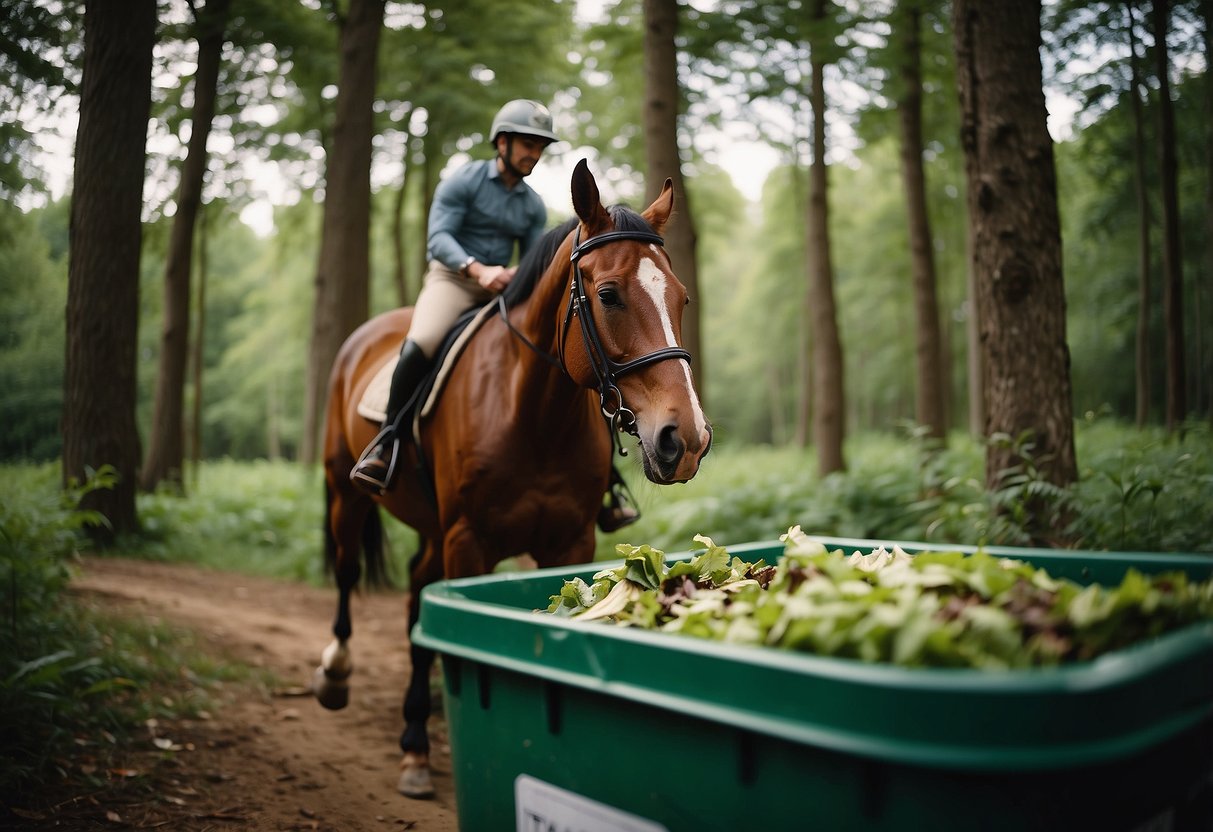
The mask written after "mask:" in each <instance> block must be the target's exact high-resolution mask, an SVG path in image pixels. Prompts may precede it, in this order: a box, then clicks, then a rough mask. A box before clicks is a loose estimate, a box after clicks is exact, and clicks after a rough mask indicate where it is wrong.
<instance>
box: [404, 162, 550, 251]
mask: <svg viewBox="0 0 1213 832" xmlns="http://www.w3.org/2000/svg"><path fill="white" fill-rule="evenodd" d="M546 222H547V208H545V207H544V204H543V200H542V199H541V198H540V196H539V194H537V193H535V191H534V190H532V189H531V186H530V185H528V184H527V183H526V182H525V181H519V182H518V183H517V184H516V185H514V187H513V188H508V189H507V188H506V186H505V183H504V182H503V181H502V180H501V174H500V172H499V171H498V170H497V160H496V159H486V160H483V161H478V162H469V163H468V164H466V165H464V166H463V167H461V168H459V169H458V170H456V171H455V172H454V173H453V174H451V175H450V176H449V177H447V178H446V179H444V180H443V181H442V182H441V183H439V185H438V188H437V190H435V191H434V204H433V206H432V207H431V208H430V219H429V231H428V239H427V248H426V254H427V256H428V257H429V258H430V259H431V260H437V261H439V262H440V263H442V264H443V265H444V266H446V267H448V268H451V269H454V270H456V271H458V270H459V269H462V268H463V264H464V263H466V262H467V259H468V257H475V258H476V260H477V261H479V262H481V263H484V264H486V265H489V266H508V265H509V264H510V261H511V260H512V259H513V255H514V243H515V242H517V243H518V259H519V260H521V259H522V257H523V255H525V254H526V253H527V251H528V250H529V249H530V248H531V246H533V245H534V244H535V241H536V240H538V239H539V238H540V236H542V234H543V228H544V224H545V223H546Z"/></svg>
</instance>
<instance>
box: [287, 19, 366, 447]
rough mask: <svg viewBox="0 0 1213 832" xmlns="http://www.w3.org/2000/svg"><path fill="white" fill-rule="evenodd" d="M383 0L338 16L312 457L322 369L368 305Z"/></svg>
mask: <svg viewBox="0 0 1213 832" xmlns="http://www.w3.org/2000/svg"><path fill="white" fill-rule="evenodd" d="M384 2H385V0H351V2H350V7H349V16H348V17H347V18H346V19H344V20H343V21H342V23H341V38H340V40H341V68H340V78H339V86H338V92H337V104H336V108H337V114H336V122H335V124H334V128H333V144H332V150H331V152H330V154H329V159H328V165H327V168H326V170H325V177H324V178H325V196H324V220H323V225H322V228H321V233H320V254H319V257H318V260H317V266H316V297H315V311H314V314H313V317H312V337H311V348H310V350H309V351H308V368H307V386H306V394H305V396H304V407H305V410H304V414H303V436H302V438H301V442H300V450H299V456H300V459H301V460H302V461H303V462H304V463H305V464H311V463H313V462H315V461H316V460H317V458H318V454H317V447H318V442H319V439H320V428H321V425H322V424H323V423H322V415H323V413H324V397H325V393H326V390H327V388H328V378H329V371H330V370H331V369H332V366H333V359H334V358H336V356H337V350H338V349H340V347H341V344H342V342H343V341H344V340H345V338H346V336H348V335H349V334H350V333H351V332H353V331H354V329H355V328H356V327H357V326H358V325H359V324H361V323H362V322H363V321H365V320H366V318H367V315H368V313H369V311H370V229H371V139H372V136H373V133H374V128H373V126H372V115H373V106H374V103H375V65H376V61H377V59H378V54H379V37H380V32H381V30H382V27H383V11H384Z"/></svg>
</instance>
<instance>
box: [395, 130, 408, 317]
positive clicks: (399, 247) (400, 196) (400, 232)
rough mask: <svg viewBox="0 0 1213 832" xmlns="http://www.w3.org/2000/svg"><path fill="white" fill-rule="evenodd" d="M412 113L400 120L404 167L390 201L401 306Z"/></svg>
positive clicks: (405, 272)
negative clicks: (409, 126) (402, 130)
mask: <svg viewBox="0 0 1213 832" xmlns="http://www.w3.org/2000/svg"><path fill="white" fill-rule="evenodd" d="M412 113H413V111H412V109H409V110H408V111H407V112H406V113H405V115H404V118H403V119H401V121H402V123H403V124H404V126H405V132H404V152H403V153H402V158H401V160H400V161H401V163H402V164H403V166H404V167H403V170H402V171H401V174H400V189H399V190H398V191H396V198H395V199H394V200H392V276H393V280H392V282H393V283H394V284H395V286H396V299H397V301H398V302H399V304H400V305H401V306H408V305H409V300H410V298H409V275H408V266H407V265H405V256H406V251H407V246H406V245H405V243H404V205H405V200H406V199H407V198H408V193H409V174H410V173H412V170H413V165H412V163H411V160H410V159H409V145H410V144H411V143H412V141H413V136H412V134H410V133H409V132H408V125H409V122H410V121H411V120H412Z"/></svg>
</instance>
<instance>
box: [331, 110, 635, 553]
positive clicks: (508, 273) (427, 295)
mask: <svg viewBox="0 0 1213 832" xmlns="http://www.w3.org/2000/svg"><path fill="white" fill-rule="evenodd" d="M489 140H490V141H491V142H492V144H493V147H494V148H495V150H496V157H495V158H493V159H485V160H480V161H473V162H469V163H468V164H466V165H464V166H463V167H461V168H460V169H459V170H457V171H455V172H454V173H453V174H452V175H451V176H450V177H449V178H447V179H445V180H443V181H442V182H441V183H440V184H439V185H438V188H437V189H436V190H435V191H434V204H433V207H432V209H431V210H430V216H429V229H428V239H427V252H426V254H427V255H428V256H429V258H430V264H429V268H428V270H427V271H426V274H425V280H424V282H423V285H422V289H421V292H420V294H418V296H417V303H416V304H415V305H414V308H413V323H412V326H411V327H410V328H409V333H408V338H406V339H405V342H404V346H403V347H402V348H401V350H400V360H399V362H398V363H397V364H396V370H395V372H394V373H393V374H392V384H391V391H390V392H389V394H388V402H387V408H386V416H385V417H384V420H383V429H382V430H381V431H380V433H379V434H378V435H377V436H376V437H375V439H374V440H372V442H371V445H370V446H369V447H368V448H367V450H366V451H364V452H363V454H362V458H361V459H360V460H359V461H358V464H357V465H356V466H355V467H354V470H353V471H351V472H350V479H351V480H352V481H353V482H354V483H355V484H356V485H358V486H359V487H361V488H363V489H365V490H367V491H370V492H371V493H373V494H383V493H384V492H385V491H387V490H388V488H389V487H390V486H391V473H392V472H391V459H392V455H393V453H394V446H395V445H396V443H397V441H398V436H397V431H398V429H399V427H400V426H399V424H397V422H398V417H399V416H400V412H401V410H402V409H404V407H405V405H407V404H408V403H409V400H410V399H411V398H412V396H413V394H414V392H415V390H416V388H417V386H418V385H419V384H420V383H421V381H422V380H423V379H424V378H425V376H426V374H427V373H428V372H429V369H430V365H431V362H432V361H433V358H434V353H435V352H436V351H437V349H438V347H439V346H440V345H441V343H442V340H443V338H444V337H445V336H446V333H447V332H448V331H449V330H450V328H451V327H452V326H453V325H454V323H455V321H456V320H457V319H458V318H459V316H460V315H461V314H462V313H463V312H465V311H467V310H468V309H471V308H472V307H474V306H479V305H482V304H485V303H487V302H488V301H490V300H492V298H493V297H494V295H496V294H497V293H499V292H500V291H501V290H502V289H504V288H505V287H506V285H507V284H508V283H509V282H510V280H511V279H512V278H513V277H514V272H515V271H516V269H517V266H510V265H509V263H510V261H511V259H512V257H513V254H514V243H515V242H517V243H518V259H519V260H521V259H522V258H523V256H525V255H526V253H527V251H528V250H529V249H530V248H531V246H533V245H534V244H535V242H536V241H537V240H538V239H539V238H540V237H541V236H542V235H543V231H544V225H545V223H546V222H547V209H546V208H545V207H544V204H543V200H542V199H541V198H540V196H539V195H538V194H537V193H535V191H534V190H533V189H532V188H531V187H530V186H529V185H528V184H527V183H526V182H524V181H523V180H524V179H525V178H526V177H527V176H528V175H529V174H530V173H531V171H533V170H534V169H535V165H536V164H537V163H538V162H539V158H540V156H542V155H543V151H544V149H545V148H546V147H547V146H548V145H549V144H551V143H552V142H554V141H557V137H556V134H555V133H554V132H553V131H552V115H551V113H550V112H548V109H547V107H545V106H543V105H542V104H540V103H539V102H538V101H531V100H529V99H516V100H514V101H510V102H508V103H507V104H506V105H505V106H503V107H502V108H501V109H500V110H499V111H498V112H497V115H496V117H495V118H494V119H493V124H492V129H491V131H490V137H489ZM623 489H624V486H623V485H622V481H621V480H620V479H619V475H618V473H617V472H616V471H614V469H612V472H611V489H610V491H609V492H608V497H609V500H608V504H607V505H605V506H603V508H602V511H601V512H600V513H599V515H598V525H599V526H600V527H601V528H602V529H603V530H604V531H614V530H615V529H618V528H622V527H623V526H625V525H627V524H628V523H631V522H634V521H635V520H636V519H637V518H638V517H639V516H640V515H639V512H637V511H636V510H635V509H634V508H632V507H630V506H628V505H625V504H624V500H625V499H626V497H625V494H624V490H623Z"/></svg>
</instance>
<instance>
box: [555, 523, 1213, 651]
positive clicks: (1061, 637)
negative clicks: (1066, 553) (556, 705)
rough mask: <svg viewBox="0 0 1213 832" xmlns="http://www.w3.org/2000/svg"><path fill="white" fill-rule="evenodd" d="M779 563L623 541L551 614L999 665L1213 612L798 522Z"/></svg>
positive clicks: (1141, 580) (1109, 646) (1206, 600)
mask: <svg viewBox="0 0 1213 832" xmlns="http://www.w3.org/2000/svg"><path fill="white" fill-rule="evenodd" d="M780 539H781V540H783V541H784V542H785V550H784V553H783V557H782V558H781V559H780V560H779V563H778V564H777V565H776V566H774V567H769V566H767V565H766V564H764V563H763V562H762V561H759V562H758V563H756V564H752V563H746V562H745V561H742V560H741V559H740V558H732V559H730V558H729V555H728V552H727V550H725V549H724V548H723V547H720V546H717V545H716V544H715V543H714V542H713V541H712V540H711V539H710V538H707V537H703V536H702V535H697V536H696V537H695V541H696V542H697V543H700V544H702V545H704V546H706V547H707V549H706V551H704V552H703V553H702V554H698V555H695V556H694V557H692V558H690V559H689V560H675V561H673V562H671V563H670V564H668V565H667V564H666V563H665V561H664V553H663V552H662V551H661V550H659V549H654V548H653V547H651V546H649V545H647V544H646V545H644V546H622V545H621V546H619V551H618V554H619V555H620V556H621V557H622V558H623V565H621V566H619V567H617V568H615V569H605V570H603V571H601V572H598V573H597V574H596V575H594V582H593V583H592V584H587V583H586V582H585V581H584V580H582V579H581V578H574V579H572V580H570V581H566V582H565V584H564V586H563V587H562V588H561V591H560V593H559V594H557V595H553V596H551V604H550V606H549V607H548V612H550V613H555V614H559V615H564V616H568V617H575V618H578V619H579V620H583V621H592V620H599V619H601V620H604V621H610V622H612V623H618V624H623V625H626V626H632V627H641V628H644V629H656V630H660V631H662V632H668V633H680V634H683V635H689V636H695V637H699V638H707V639H712V640H715V641H726V642H731V643H734V644H748V645H762V646H768V647H780V648H784V649H788V650H795V651H800V652H806V653H815V654H818V655H827V656H836V657H840V658H849V659H858V660H861V661H865V662H883V663H889V664H897V665H905V666H911V667H972V668H982V669H989V670H1006V669H1010V668H1026V667H1036V666H1052V665H1058V664H1061V663H1063V662H1071V661H1086V660H1090V659H1093V658H1095V657H1096V656H1099V655H1102V654H1103V653H1106V652H1108V651H1111V650H1117V649H1120V648H1122V647H1128V646H1130V645H1133V644H1136V643H1138V642H1139V641H1142V640H1144V639H1150V638H1156V637H1157V636H1159V635H1162V634H1163V633H1165V632H1169V631H1172V630H1178V629H1180V628H1182V627H1185V626H1187V625H1189V624H1192V623H1194V622H1197V621H1207V620H1208V619H1210V618H1213V581H1203V582H1197V581H1193V580H1190V579H1189V578H1188V576H1187V575H1186V574H1184V573H1183V572H1172V573H1166V574H1162V575H1152V576H1147V575H1143V574H1142V573H1141V572H1139V571H1137V570H1135V569H1129V570H1128V571H1127V572H1126V574H1125V576H1124V578H1123V580H1122V581H1121V583H1120V584H1119V585H1118V586H1115V587H1112V586H1107V587H1105V586H1099V585H1090V586H1082V585H1080V584H1078V583H1076V582H1074V581H1070V580H1065V579H1057V578H1054V577H1053V576H1051V575H1049V574H1048V573H1047V572H1045V570H1043V569H1037V568H1035V567H1033V566H1032V565H1031V564H1029V563H1027V562H1025V561H1019V560H1013V559H1010V558H1002V557H995V556H993V555H990V554H988V553H986V552H982V551H978V552H976V553H975V554H971V555H966V554H962V553H960V552H948V551H936V552H930V551H927V552H920V553H919V554H917V555H915V556H913V557H911V556H910V555H907V554H906V553H905V552H904V551H902V550H901V549H900V548H899V547H897V546H894V547H893V549H892V550H891V551H890V550H888V549H885V548H884V547H883V546H879V547H877V548H875V549H872V550H871V551H870V552H868V553H866V554H865V553H864V552H863V551H862V549H863V548H866V547H860V548H859V550H857V551H855V552H853V553H852V554H850V555H844V554H843V552H842V551H841V550H838V551H832V552H831V551H826V548H825V546H823V545H822V543H821V542H820V541H818V540H815V539H813V538H811V537H810V536H807V535H805V534H804V533H803V532H802V531H801V529H800V527H799V526H795V527H793V528H791V529H790V530H789V531H788V533H787V534H786V535H782V536H781V537H780Z"/></svg>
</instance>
